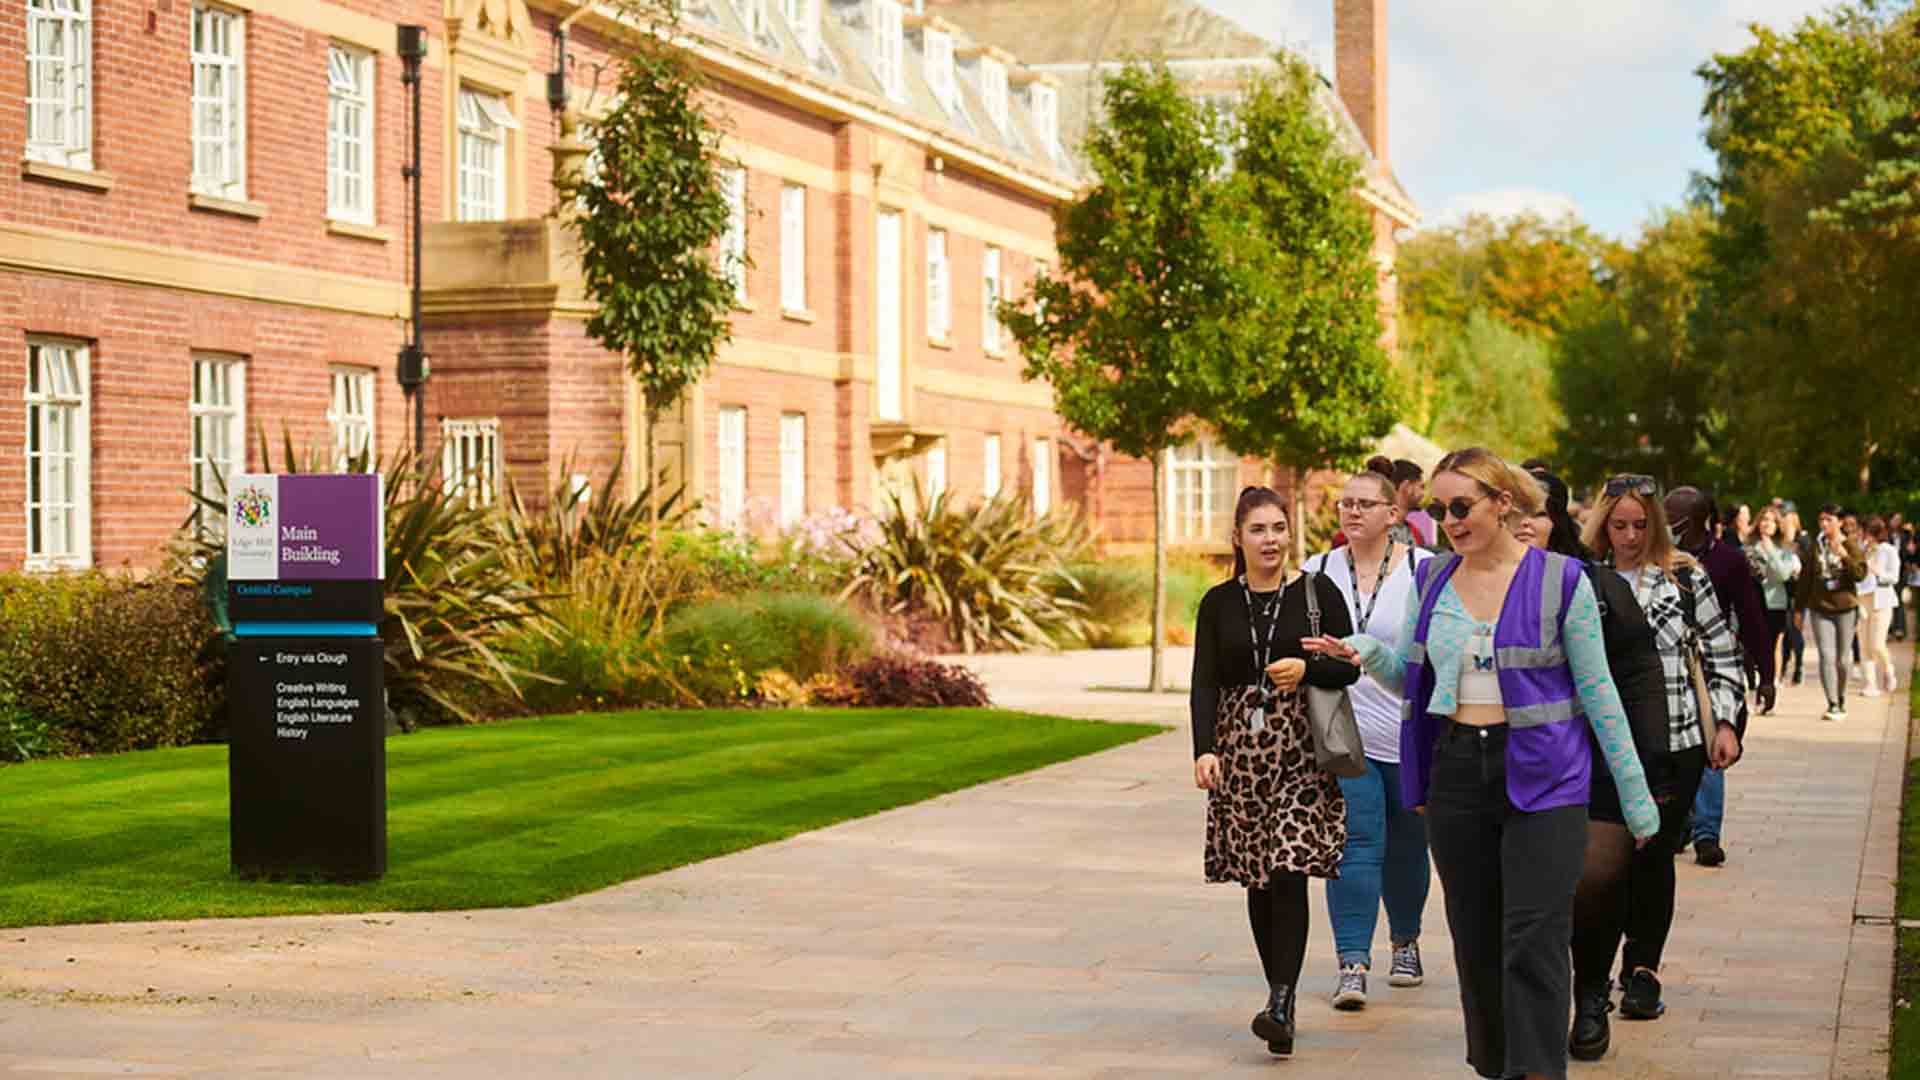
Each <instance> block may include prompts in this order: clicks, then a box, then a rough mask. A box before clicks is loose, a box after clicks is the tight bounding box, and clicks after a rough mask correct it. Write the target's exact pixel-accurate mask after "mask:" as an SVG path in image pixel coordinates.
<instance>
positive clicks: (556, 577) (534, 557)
mask: <svg viewBox="0 0 1920 1080" xmlns="http://www.w3.org/2000/svg"><path fill="white" fill-rule="evenodd" d="M622 467H623V466H622V463H621V461H620V459H619V458H618V457H616V458H615V459H614V464H613V468H611V469H610V470H608V474H607V476H606V479H605V481H604V482H602V483H601V484H599V485H598V487H597V488H596V487H593V486H588V487H579V486H576V485H575V484H574V483H573V480H572V477H574V476H575V475H577V474H578V470H577V469H576V468H575V465H574V461H573V458H572V457H571V456H569V457H568V458H566V459H564V460H562V461H561V463H560V466H559V468H558V471H557V475H558V477H559V478H558V479H556V480H555V482H554V485H553V489H552V490H551V491H549V492H548V493H547V497H546V499H545V500H544V503H543V505H542V506H541V507H540V508H539V509H538V510H531V509H528V506H527V501H526V500H525V499H524V498H522V497H521V494H520V489H519V486H518V485H517V484H515V483H514V482H513V478H512V477H511V476H509V477H508V478H507V485H506V506H505V513H503V514H502V515H501V516H500V518H499V524H500V532H501V543H502V544H503V545H504V546H505V548H506V552H507V558H508V561H509V562H510V563H511V564H512V566H513V569H514V571H515V572H516V573H518V574H519V575H520V576H521V577H523V578H524V579H525V580H527V581H529V582H532V583H534V584H536V585H543V586H544V585H551V584H556V583H566V582H570V581H572V580H573V579H574V577H575V576H576V574H577V571H578V568H579V567H580V566H581V565H582V564H583V563H585V562H587V561H590V560H592V559H595V558H606V557H618V556H621V555H624V554H626V553H627V552H629V551H631V550H633V549H634V548H637V547H641V546H644V545H645V544H647V543H648V541H649V539H650V536H651V534H652V530H653V525H654V523H655V522H658V524H659V525H660V526H662V527H665V528H669V529H672V528H678V527H680V526H681V525H682V524H683V523H684V522H685V520H686V512H685V510H684V508H683V507H682V506H681V502H680V500H681V496H682V495H683V494H684V491H683V489H680V488H674V489H673V490H671V491H666V492H655V491H653V490H650V489H649V488H648V487H646V486H643V487H642V489H641V491H640V492H639V493H638V494H637V495H636V496H635V497H633V498H627V497H626V496H624V495H622V494H620V491H621V470H622Z"/></svg>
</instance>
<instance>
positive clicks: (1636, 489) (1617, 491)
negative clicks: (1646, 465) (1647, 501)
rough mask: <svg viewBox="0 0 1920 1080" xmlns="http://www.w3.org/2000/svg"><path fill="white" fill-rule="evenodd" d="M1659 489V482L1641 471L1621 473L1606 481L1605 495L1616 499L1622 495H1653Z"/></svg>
mask: <svg viewBox="0 0 1920 1080" xmlns="http://www.w3.org/2000/svg"><path fill="white" fill-rule="evenodd" d="M1659 491H1660V483H1659V481H1657V480H1655V479H1654V478H1653V477H1651V476H1647V475H1645V474H1643V473H1621V474H1620V475H1619V476H1616V477H1614V478H1613V479H1611V480H1608V481H1607V486H1606V497H1607V498H1609V499H1617V498H1619V497H1620V496H1622V495H1628V494H1632V495H1645V496H1649V497H1651V496H1653V495H1656V494H1658V493H1659Z"/></svg>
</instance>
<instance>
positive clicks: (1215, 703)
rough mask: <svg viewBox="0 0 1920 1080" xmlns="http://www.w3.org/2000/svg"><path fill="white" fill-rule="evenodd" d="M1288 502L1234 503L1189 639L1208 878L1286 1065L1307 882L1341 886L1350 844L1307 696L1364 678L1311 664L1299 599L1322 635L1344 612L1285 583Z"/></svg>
mask: <svg viewBox="0 0 1920 1080" xmlns="http://www.w3.org/2000/svg"><path fill="white" fill-rule="evenodd" d="M1290 549H1291V544H1290V540H1289V537H1288V533H1287V515H1286V509H1285V506H1284V503H1283V502H1282V501H1281V498H1280V496H1279V495H1278V494H1277V493H1275V492H1274V491H1273V490H1271V489H1269V488H1264V487H1251V488H1248V489H1246V490H1245V491H1242V492H1241V493H1240V500H1239V503H1238V504H1237V505H1236V506H1235V507H1234V515H1233V550H1234V576H1233V580H1231V581H1227V582H1223V583H1221V584H1219V585H1216V586H1215V587H1214V588H1213V589H1212V590H1210V591H1209V592H1208V593H1207V595H1206V596H1205V597H1204V598H1203V599H1202V600H1201V601H1200V612H1199V616H1198V618H1197V619H1196V621H1195V626H1194V633H1193V644H1194V654H1193V683H1192V685H1193V695H1192V716H1193V755H1194V761H1193V778H1194V783H1195V784H1196V785H1198V786H1199V787H1201V788H1203V789H1205V790H1206V791H1207V793H1208V796H1207V850H1206V877H1207V880H1208V881H1215V882H1225V881H1232V882H1237V883H1239V884H1241V885H1244V886H1246V888H1247V917H1248V920H1249V921H1250V922H1251V923H1252V926H1253V941H1254V945H1255V947H1256V948H1257V949H1258V950H1259V952H1260V966H1261V968H1262V969H1263V971H1264V972H1265V974H1266V977H1267V987H1268V995H1267V1007H1266V1008H1265V1009H1262V1010H1261V1011H1260V1013H1259V1014H1258V1015H1257V1016H1255V1017H1254V1018H1253V1033H1254V1034H1255V1035H1257V1036H1259V1037H1260V1038H1262V1039H1265V1040H1266V1042H1267V1049H1268V1050H1270V1051H1272V1052H1273V1053H1275V1054H1291V1053H1292V1052H1293V1037H1294V987H1295V985H1296V984H1297V983H1298V982H1299V980H1300V967H1301V963H1302V961H1303V960H1304V959H1305V957H1306V950H1307V878H1309V877H1321V878H1330V877H1334V876H1337V874H1338V867H1339V864H1340V853H1341V851H1342V849H1344V848H1345V847H1346V842H1347V809H1346V802H1345V801H1344V800H1343V799H1342V798H1341V796H1340V785H1339V784H1338V783H1337V782H1336V781H1335V780H1334V778H1333V777H1332V776H1330V775H1328V774H1327V773H1325V772H1323V771H1321V770H1320V769H1319V768H1317V767H1316V766H1315V765H1314V763H1313V745H1312V743H1311V741H1310V739H1309V735H1308V731H1307V709H1306V698H1305V695H1304V694H1303V693H1302V692H1301V689H1300V688H1301V684H1302V683H1307V684H1311V685H1313V686H1322V687H1330V688H1341V687H1346V686H1350V685H1352V683H1353V682H1354V681H1355V680H1357V679H1358V678H1359V677H1360V669H1359V668H1358V667H1356V666H1355V665H1353V664H1351V663H1348V662H1346V661H1344V660H1337V659H1332V658H1328V657H1319V656H1313V655H1311V654H1309V653H1307V652H1306V651H1305V650H1303V649H1302V648H1301V647H1300V640H1301V639H1302V638H1304V637H1307V636H1309V634H1310V633H1311V627H1310V623H1309V620H1308V615H1307V599H1306V590H1307V589H1309V588H1311V589H1314V590H1316V596H1317V598H1318V600H1319V607H1320V616H1321V627H1320V629H1321V632H1322V633H1326V634H1334V635H1345V634H1347V633H1351V632H1352V625H1353V624H1352V619H1351V617H1350V616H1349V615H1348V613H1347V604H1346V600H1345V599H1344V598H1343V597H1342V596H1341V594H1340V590H1339V588H1338V587H1337V586H1335V585H1334V584H1333V583H1332V582H1330V581H1328V580H1327V579H1326V578H1324V577H1320V576H1318V575H1313V576H1308V577H1301V578H1296V579H1295V580H1294V581H1293V582H1291V583H1289V582H1287V580H1286V578H1287V569H1288V568H1287V564H1286V556H1287V552H1288V551H1289V550H1290Z"/></svg>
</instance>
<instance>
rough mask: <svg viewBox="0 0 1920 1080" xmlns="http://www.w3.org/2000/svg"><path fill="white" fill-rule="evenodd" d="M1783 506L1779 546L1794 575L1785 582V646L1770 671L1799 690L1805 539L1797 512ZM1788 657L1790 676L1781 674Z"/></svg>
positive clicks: (1804, 639) (1802, 668)
mask: <svg viewBox="0 0 1920 1080" xmlns="http://www.w3.org/2000/svg"><path fill="white" fill-rule="evenodd" d="M1787 505H1788V509H1787V512H1786V513H1784V514H1782V515H1781V516H1780V546H1781V547H1784V548H1786V549H1787V550H1788V551H1791V552H1793V555H1794V571H1793V578H1792V579H1791V580H1789V581H1788V582H1787V637H1786V643H1785V644H1784V645H1783V646H1782V647H1781V649H1780V663H1779V664H1778V665H1776V667H1775V668H1774V670H1775V671H1776V672H1777V673H1778V674H1779V676H1780V677H1781V678H1783V679H1786V680H1788V681H1789V682H1791V683H1792V684H1793V685H1794V686H1799V685H1800V681H1801V679H1802V678H1804V677H1805V675H1806V659H1807V635H1806V632H1805V629H1804V628H1805V626H1806V620H1805V619H1804V618H1803V617H1802V614H1803V610H1804V609H1802V608H1801V606H1800V575H1801V573H1802V572H1804V571H1805V569H1806V567H1805V565H1804V564H1802V563H1801V561H1800V541H1801V538H1802V537H1804V536H1805V535H1806V530H1804V529H1802V528H1801V527H1800V511H1798V510H1795V509H1792V505H1793V504H1791V503H1789V504H1787ZM1789 656H1791V657H1792V658H1793V674H1792V675H1791V676H1789V675H1787V673H1786V670H1785V667H1786V663H1787V658H1788V657H1789Z"/></svg>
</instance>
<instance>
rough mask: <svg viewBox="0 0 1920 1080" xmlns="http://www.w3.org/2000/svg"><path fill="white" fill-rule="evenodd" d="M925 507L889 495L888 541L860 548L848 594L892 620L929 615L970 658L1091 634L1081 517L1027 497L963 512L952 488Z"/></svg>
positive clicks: (882, 534) (883, 522)
mask: <svg viewBox="0 0 1920 1080" xmlns="http://www.w3.org/2000/svg"><path fill="white" fill-rule="evenodd" d="M915 502H916V503H917V506H909V505H908V504H907V502H906V501H905V500H903V499H902V498H901V496H900V495H899V493H897V492H895V493H891V494H890V495H889V496H888V506H887V511H886V514H885V516H883V517H882V518H881V519H880V522H879V530H880V531H879V537H878V538H877V539H876V540H875V541H874V542H873V543H871V544H870V545H868V546H867V547H865V548H863V549H862V550H861V551H860V553H859V555H858V558H857V560H856V562H855V564H854V568H853V571H852V574H851V582H850V584H848V586H847V587H846V590H845V592H844V593H843V594H842V595H843V596H858V597H861V598H863V599H865V600H866V601H867V602H868V603H870V604H872V605H873V606H874V607H875V608H878V609H879V610H882V611H885V612H889V613H892V614H900V613H903V612H909V611H911V612H918V613H924V614H926V615H928V616H930V617H932V618H933V619H934V620H936V621H937V622H939V623H940V624H941V625H942V626H943V627H945V628H946V631H947V634H948V635H949V636H950V637H951V638H952V640H953V641H954V642H956V643H957V644H958V645H959V646H960V647H961V648H962V649H964V650H966V651H967V652H978V651H981V650H986V649H1012V650H1023V649H1044V648H1051V647H1052V646H1053V643H1054V642H1055V641H1056V640H1059V639H1062V638H1067V637H1084V636H1085V633H1084V632H1085V629H1086V616H1085V607H1084V605H1083V604H1082V603H1081V602H1080V600H1079V599H1078V596H1077V594H1078V591H1079V586H1078V583H1077V582H1074V581H1073V580H1072V578H1071V577H1070V576H1068V574H1067V572H1066V569H1065V568H1066V566H1067V564H1069V563H1071V562H1073V561H1074V560H1076V559H1078V558H1080V557H1081V556H1082V555H1083V554H1084V553H1085V552H1086V550H1087V546H1088V538H1087V530H1086V525H1085V523H1084V522H1083V521H1081V520H1080V519H1079V518H1078V517H1075V516H1071V515H1070V514H1068V513H1066V512H1062V511H1056V512H1054V513H1051V514H1047V515H1044V516H1041V517H1038V518H1036V517H1034V516H1033V514H1032V511H1031V508H1030V507H1029V506H1028V504H1027V502H1026V500H1025V499H1023V498H1012V497H1001V498H995V499H989V500H986V501H984V502H981V503H978V504H976V505H974V506H972V507H966V508H963V507H960V506H958V505H956V504H955V502H954V501H953V500H952V498H951V497H950V496H949V495H948V494H947V493H945V492H943V493H941V494H939V495H936V496H934V497H933V498H930V499H917V500H915Z"/></svg>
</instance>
